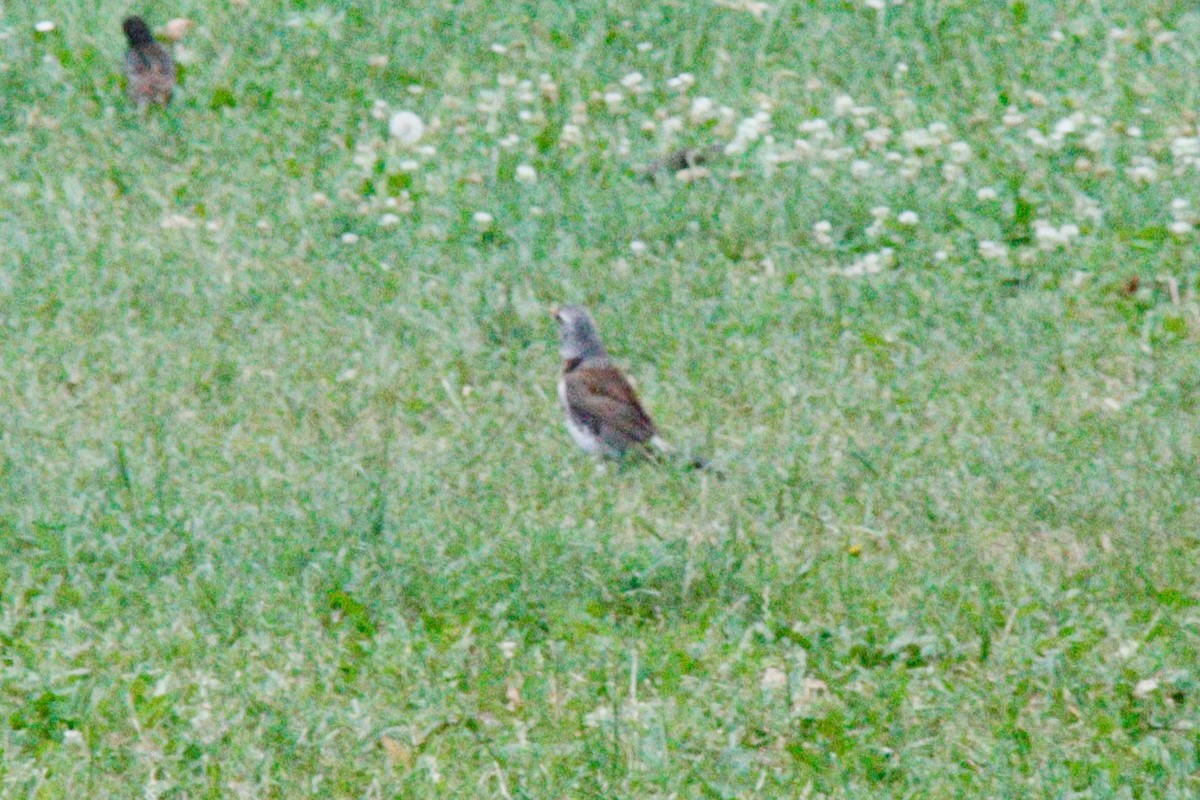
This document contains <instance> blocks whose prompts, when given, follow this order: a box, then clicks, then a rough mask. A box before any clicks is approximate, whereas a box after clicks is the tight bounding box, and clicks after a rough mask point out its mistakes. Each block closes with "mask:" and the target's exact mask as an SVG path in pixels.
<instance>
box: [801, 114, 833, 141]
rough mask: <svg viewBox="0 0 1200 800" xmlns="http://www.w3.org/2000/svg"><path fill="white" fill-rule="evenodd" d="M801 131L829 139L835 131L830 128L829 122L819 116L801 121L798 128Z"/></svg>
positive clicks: (815, 136) (817, 137)
mask: <svg viewBox="0 0 1200 800" xmlns="http://www.w3.org/2000/svg"><path fill="white" fill-rule="evenodd" d="M797 130H798V131H799V132H800V133H803V134H804V135H806V136H812V137H813V138H815V139H828V138H830V137H832V135H833V133H832V131H831V130H830V129H829V123H828V122H826V121H825V120H823V119H821V118H820V117H818V118H817V119H810V120H805V121H804V122H801V123H800V127H799V128H797Z"/></svg>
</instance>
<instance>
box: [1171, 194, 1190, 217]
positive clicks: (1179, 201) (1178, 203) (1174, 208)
mask: <svg viewBox="0 0 1200 800" xmlns="http://www.w3.org/2000/svg"><path fill="white" fill-rule="evenodd" d="M1191 207H1192V204H1191V203H1190V202H1188V200H1187V199H1186V198H1183V197H1176V198H1175V199H1174V200H1172V201H1171V213H1172V214H1175V215H1179V214H1181V213H1182V212H1184V211H1187V210H1188V209H1189V208H1191Z"/></svg>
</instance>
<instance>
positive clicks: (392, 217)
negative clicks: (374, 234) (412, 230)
mask: <svg viewBox="0 0 1200 800" xmlns="http://www.w3.org/2000/svg"><path fill="white" fill-rule="evenodd" d="M379 224H380V226H382V227H384V228H390V227H392V226H393V225H398V224H400V215H399V214H384V215H383V216H382V217H380V218H379Z"/></svg>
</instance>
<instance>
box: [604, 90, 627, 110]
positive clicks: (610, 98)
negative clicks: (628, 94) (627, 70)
mask: <svg viewBox="0 0 1200 800" xmlns="http://www.w3.org/2000/svg"><path fill="white" fill-rule="evenodd" d="M624 100H625V95H623V94H621V93H620V92H605V93H604V105H606V106H608V110H609V111H616V110H617V109H618V108H620V107H621V103H622V102H624Z"/></svg>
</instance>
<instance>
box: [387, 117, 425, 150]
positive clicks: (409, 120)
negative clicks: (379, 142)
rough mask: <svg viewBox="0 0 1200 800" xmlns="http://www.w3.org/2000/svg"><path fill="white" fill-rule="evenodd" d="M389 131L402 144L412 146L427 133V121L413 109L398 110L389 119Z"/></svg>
mask: <svg viewBox="0 0 1200 800" xmlns="http://www.w3.org/2000/svg"><path fill="white" fill-rule="evenodd" d="M388 133H390V134H391V135H392V138H393V139H396V140H398V141H399V142H400V144H403V145H405V146H408V147H411V146H413V145H415V144H416V143H417V142H419V141H421V137H422V136H424V135H425V122H424V121H423V120H422V119H421V118H420V117H419V116H417V115H416V114H415V113H413V112H412V111H397V112H396V113H395V114H392V118H391V119H389V120H388Z"/></svg>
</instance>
